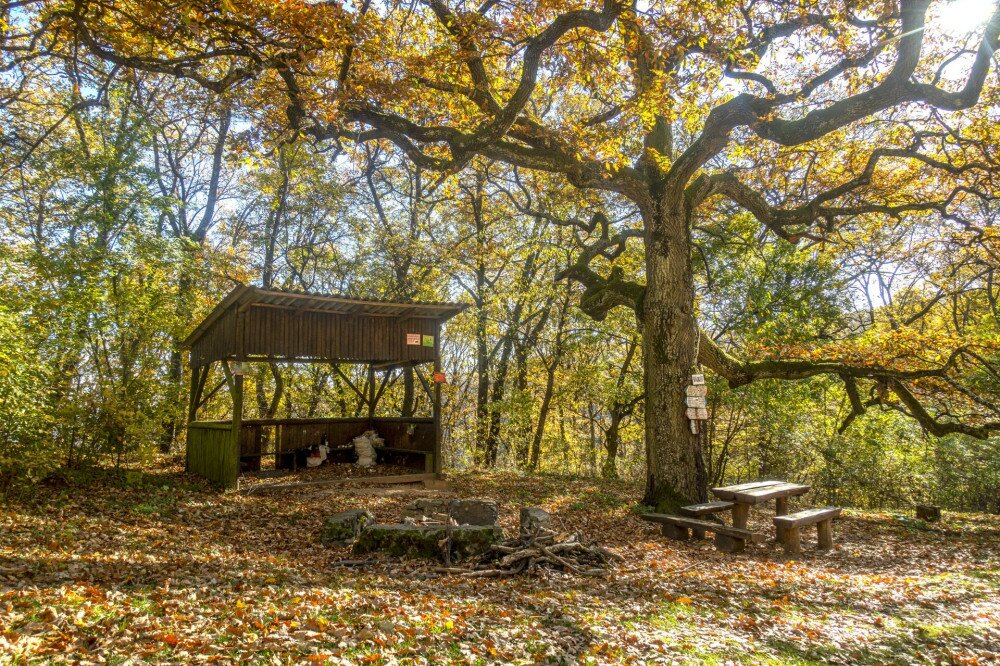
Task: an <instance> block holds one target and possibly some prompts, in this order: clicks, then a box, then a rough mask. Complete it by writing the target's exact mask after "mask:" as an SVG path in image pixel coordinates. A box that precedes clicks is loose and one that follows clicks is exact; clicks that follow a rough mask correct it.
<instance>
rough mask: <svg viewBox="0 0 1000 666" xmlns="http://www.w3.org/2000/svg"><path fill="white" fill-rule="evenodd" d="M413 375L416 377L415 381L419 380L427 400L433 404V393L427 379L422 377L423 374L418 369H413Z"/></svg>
mask: <svg viewBox="0 0 1000 666" xmlns="http://www.w3.org/2000/svg"><path fill="white" fill-rule="evenodd" d="M413 374H415V375H416V376H417V379H419V380H420V384H421V385H422V386H423V387H424V391H425V392H426V393H427V399H428V400H430V401H431V402H432V403H433V402H434V391H432V390H431V385H430V384H429V383H428V381H427V378H426V377H424V373H422V372H420V368H417V367H414V368H413Z"/></svg>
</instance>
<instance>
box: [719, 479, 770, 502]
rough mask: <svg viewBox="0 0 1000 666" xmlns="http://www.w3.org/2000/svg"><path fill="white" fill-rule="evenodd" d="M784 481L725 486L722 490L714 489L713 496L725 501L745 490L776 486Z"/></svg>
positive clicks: (752, 482)
mask: <svg viewBox="0 0 1000 666" xmlns="http://www.w3.org/2000/svg"><path fill="white" fill-rule="evenodd" d="M780 483H783V481H776V480H772V481H751V482H750V483H741V484H739V485H736V486H723V487H721V488H712V494H713V495H715V496H716V497H718V498H719V499H723V500H731V499H733V495H735V494H736V493H739V492H743V491H744V490H753V489H754V488H763V487H765V486H776V485H778V484H780Z"/></svg>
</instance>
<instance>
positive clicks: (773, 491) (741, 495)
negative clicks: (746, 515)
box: [732, 483, 812, 504]
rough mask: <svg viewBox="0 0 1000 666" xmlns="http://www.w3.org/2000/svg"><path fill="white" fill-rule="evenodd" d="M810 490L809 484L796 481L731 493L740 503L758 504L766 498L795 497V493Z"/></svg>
mask: <svg viewBox="0 0 1000 666" xmlns="http://www.w3.org/2000/svg"><path fill="white" fill-rule="evenodd" d="M810 490H812V488H811V486H803V485H801V484H798V483H780V484H778V485H774V486H766V487H762V488H754V489H752V490H743V491H740V492H736V493H733V497H732V500H733V501H734V502H740V503H742V504H760V503H761V502H766V501H767V500H771V499H777V498H780V497H795V496H796V495H804V494H806V493H807V492H809V491H810Z"/></svg>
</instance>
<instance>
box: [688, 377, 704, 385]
mask: <svg viewBox="0 0 1000 666" xmlns="http://www.w3.org/2000/svg"><path fill="white" fill-rule="evenodd" d="M691 383H692V384H694V385H696V386H701V385H702V384H704V383H705V375H691Z"/></svg>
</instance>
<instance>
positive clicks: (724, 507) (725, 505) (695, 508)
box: [681, 500, 733, 516]
mask: <svg viewBox="0 0 1000 666" xmlns="http://www.w3.org/2000/svg"><path fill="white" fill-rule="evenodd" d="M732 508H733V503H732V502H725V501H722V500H719V501H717V502H702V503H701V504H691V505H690V506H682V507H681V512H683V513H684V514H685V515H688V516H704V515H706V514H710V513H719V512H720V511H729V510H730V509H732Z"/></svg>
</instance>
